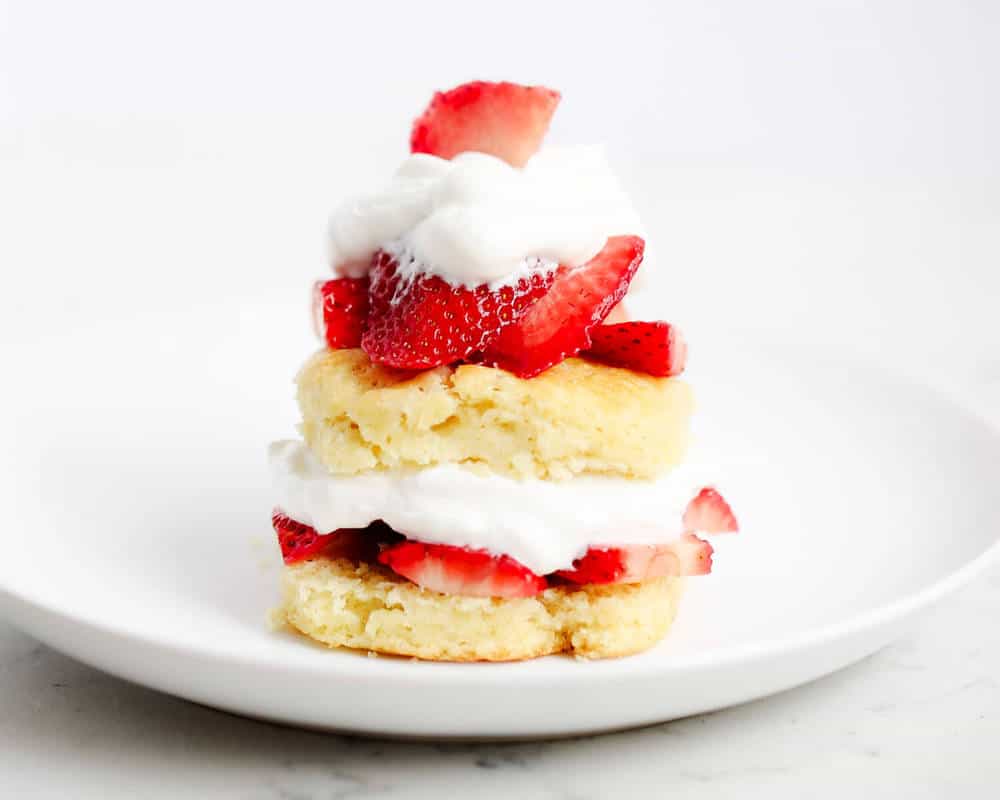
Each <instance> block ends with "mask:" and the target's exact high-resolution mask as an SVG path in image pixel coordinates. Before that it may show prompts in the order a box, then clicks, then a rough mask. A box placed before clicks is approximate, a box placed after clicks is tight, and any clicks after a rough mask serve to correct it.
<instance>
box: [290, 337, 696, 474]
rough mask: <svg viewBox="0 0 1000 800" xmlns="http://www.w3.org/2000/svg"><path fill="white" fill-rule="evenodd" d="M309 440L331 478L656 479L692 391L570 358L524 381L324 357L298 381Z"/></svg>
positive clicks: (333, 353) (674, 450) (493, 372)
mask: <svg viewBox="0 0 1000 800" xmlns="http://www.w3.org/2000/svg"><path fill="white" fill-rule="evenodd" d="M298 402H299V407H300V409H301V411H302V417H303V423H302V433H303V436H304V437H305V440H306V443H307V444H308V445H309V447H310V449H311V450H312V451H313V452H314V453H315V454H316V456H317V457H318V458H319V460H320V461H322V462H323V463H324V464H325V465H326V466H327V468H329V469H330V471H331V472H333V473H336V474H341V475H352V474H356V473H359V472H364V471H367V470H373V469H398V468H401V467H426V466H432V465H435V464H441V463H464V464H480V465H484V466H485V467H486V468H488V469H489V470H491V471H493V472H498V473H502V474H507V475H510V476H513V477H517V478H543V479H551V480H565V479H567V478H570V477H572V476H573V475H577V474H581V473H590V474H608V475H618V476H625V477H629V478H641V479H647V478H654V477H656V476H658V475H660V474H662V473H663V472H665V471H666V470H667V469H669V468H670V467H671V466H674V465H676V464H677V463H679V462H680V461H681V459H682V458H683V456H684V452H685V449H686V445H687V438H688V424H689V419H690V416H691V412H692V399H691V393H690V389H689V388H688V386H687V384H685V383H684V382H683V381H680V380H678V379H676V378H655V377H652V376H650V375H644V374H640V373H636V372H632V371H630V370H626V369H618V368H615V367H609V366H604V365H601V364H596V363H592V362H590V361H586V360H583V359H579V358H570V359H567V360H565V361H563V362H562V363H561V364H557V365H556V366H554V367H552V368H551V369H550V370H548V371H546V372H544V373H542V374H541V375H539V376H537V377H535V378H532V379H530V380H525V379H522V378H518V377H516V376H515V375H512V374H511V373H509V372H505V371H504V370H500V369H493V368H490V367H483V366H477V365H462V366H459V367H438V368H436V369H429V370H425V371H423V372H416V373H414V372H406V371H402V370H396V369H391V368H388V367H383V366H381V365H378V364H373V363H372V362H371V361H369V359H368V357H367V356H366V355H365V353H364V352H363V351H362V350H360V349H353V350H323V351H321V352H319V353H317V354H316V355H315V356H313V357H312V358H311V359H310V360H309V361H308V362H307V363H306V364H305V366H304V367H303V368H302V370H301V371H300V373H299V376H298Z"/></svg>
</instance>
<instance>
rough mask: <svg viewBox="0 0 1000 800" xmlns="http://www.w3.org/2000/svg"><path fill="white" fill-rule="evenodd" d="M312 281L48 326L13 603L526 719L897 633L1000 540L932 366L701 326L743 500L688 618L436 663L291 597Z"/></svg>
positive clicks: (552, 719) (381, 697)
mask: <svg viewBox="0 0 1000 800" xmlns="http://www.w3.org/2000/svg"><path fill="white" fill-rule="evenodd" d="M303 315H304V310H303V309H301V308H293V307H288V306H286V305H280V306H278V305H275V304H274V303H271V304H269V303H267V302H257V303H252V302H240V303H233V305H232V306H231V307H226V308H218V307H216V308H211V309H194V310H189V311H187V312H185V313H183V314H160V315H145V316H143V317H136V318H133V319H121V320H116V321H106V322H103V323H101V324H99V325H94V326H92V327H90V328H84V329H80V330H76V331H75V332H74V334H73V335H72V336H71V337H65V336H64V337H62V338H56V337H53V338H51V339H48V340H44V341H38V342H27V343H22V344H21V352H20V355H19V356H17V357H14V358H13V360H12V361H10V362H9V363H8V364H7V365H6V367H7V370H8V372H7V374H8V375H19V376H22V377H21V380H20V381H19V383H18V391H16V392H11V393H10V394H9V395H8V396H7V398H6V399H5V400H4V403H5V405H6V406H7V407H6V408H4V409H3V424H4V425H5V426H10V427H12V428H13V430H12V431H9V432H8V433H9V434H10V435H9V436H7V437H5V440H6V441H12V442H13V444H12V445H11V446H9V447H8V448H6V449H5V452H4V453H3V455H2V456H0V462H2V464H0V466H2V469H3V470H4V473H5V474H4V475H3V476H2V477H3V485H5V486H7V487H14V491H13V492H12V495H13V496H12V497H11V498H10V499H9V500H8V502H7V506H6V520H5V523H6V524H5V525H4V526H3V527H2V528H0V547H2V552H3V554H4V555H3V558H2V561H0V610H2V612H3V613H4V614H5V615H6V616H8V617H9V618H10V619H11V620H12V621H13V622H15V623H16V624H18V625H20V626H21V627H23V628H24V629H25V630H26V631H29V632H30V633H31V634H33V635H34V636H36V637H38V638H39V639H40V640H42V641H44V642H46V643H47V644H49V645H51V646H53V647H55V648H57V649H59V650H62V651H64V652H66V653H69V654H70V655H73V656H75V657H76V658H79V659H80V660H82V661H85V662H87V663H89V664H92V665H94V666H96V667H99V668H101V669H104V670H107V671H108V672H112V673H114V674H116V675H120V676H122V677H124V678H127V679H130V680H133V681H136V682H139V683H142V684H145V685H147V686H151V687H154V688H157V689H161V690H163V691H166V692H171V693H173V694H176V695H179V696H181V697H185V698H188V699H191V700H194V701H197V702H200V703H205V704H208V705H212V706H216V707H218V708H222V709H226V710H229V711H234V712H237V713H240V714H247V715H251V716H255V717H262V718H266V719H270V720H276V721H279V722H286V723H291V724H294V725H303V726H310V727H317V728H330V729H341V730H351V731H361V732H366V733H379V734H391V735H399V736H422V737H423V736H434V737H437V736H441V737H513V736H518V737H522V736H531V737H535V736H549V735H563V734H575V733H585V732H594V731H601V730H608V729H614V728H622V727H626V726H632V725H641V724H645V723H652V722H656V721H660V720H666V719H670V718H674V717H680V716H684V715H687V714H693V713H696V712H701V711H708V710H711V709H716V708H721V707H723V706H727V705H730V704H733V703H740V702H744V701H747V700H751V699H753V698H757V697H761V696H763V695H767V694H770V693H772V692H776V691H779V690H782V689H787V688H789V687H792V686H795V685H797V684H800V683H803V682H805V681H808V680H811V679H813V678H816V677H818V676H820V675H823V674H826V673H828V672H831V671H833V670H836V669H838V668H840V667H843V666H845V665H847V664H849V663H851V662H853V661H856V660H858V659H859V658H861V657H863V656H865V655H867V654H869V653H871V652H873V651H874V650H876V649H878V648H879V647H882V646H883V645H885V644H886V643H888V642H889V641H890V640H891V639H893V638H894V637H896V636H898V635H900V633H902V632H904V631H905V630H906V629H907V627H908V626H910V625H912V624H913V623H914V622H915V621H916V620H917V618H918V616H919V614H920V613H921V612H923V611H925V610H926V609H927V608H928V607H929V606H930V605H931V604H933V603H934V602H935V601H937V600H939V599H940V598H941V597H943V596H944V595H945V594H947V593H948V592H949V591H951V590H953V589H955V588H956V587H958V586H959V585H961V584H962V583H964V582H966V581H967V580H968V579H969V578H971V577H972V576H973V575H974V574H975V573H977V572H978V571H979V570H981V569H982V568H983V567H984V566H985V565H986V563H987V561H988V560H990V558H991V557H992V556H993V555H995V554H996V551H997V550H998V546H997V534H998V531H1000V507H998V502H997V492H996V484H995V481H996V471H995V468H996V464H997V461H998V458H1000V441H998V438H997V436H996V435H995V434H994V433H993V432H992V431H991V430H990V429H989V428H988V427H987V426H986V425H985V424H984V423H981V422H979V421H978V420H976V419H974V418H972V417H970V416H967V415H965V414H964V413H963V412H961V411H959V410H958V409H957V408H956V407H953V406H951V405H949V404H948V403H947V402H946V401H944V400H943V399H941V398H940V397H938V396H937V395H935V394H934V393H932V392H931V391H929V390H926V389H922V388H919V387H917V386H914V385H910V384H909V383H907V382H905V381H903V380H900V379H897V378H894V377H892V376H890V375H887V374H885V373H882V372H879V371H878V370H875V369H872V368H869V367H866V366H863V365H861V364H858V363H850V362H848V361H843V360H841V359H838V358H837V357H835V356H828V355H823V354H822V353H821V352H819V351H817V349H816V348H815V347H812V346H811V347H809V348H806V347H803V346H801V345H796V344H794V343H787V342H786V343H783V344H772V345H767V346H765V345H763V344H758V345H755V346H753V347H748V346H742V345H737V344H735V343H733V342H729V343H727V342H717V343H715V344H714V345H710V344H709V343H708V342H706V341H704V340H703V339H699V338H697V337H694V336H693V337H692V339H693V342H694V346H693V350H692V355H693V359H694V360H693V365H694V368H693V369H692V370H691V373H690V376H689V377H690V379H691V381H692V382H693V383H694V385H695V387H696V389H697V391H698V394H699V396H700V399H701V402H700V409H699V414H700V416H699V426H698V429H697V431H698V441H697V446H696V451H695V454H696V456H697V457H699V458H702V459H706V460H714V461H717V462H718V463H719V464H720V465H721V466H720V482H721V483H722V485H723V486H724V487H725V488H726V490H727V492H728V494H729V495H730V499H731V500H732V502H733V504H734V506H735V507H736V509H737V511H738V514H739V516H740V519H741V521H742V524H743V531H742V532H741V533H740V534H739V535H738V536H735V537H731V538H727V539H717V540H716V543H717V544H718V548H717V550H718V557H717V559H716V563H717V572H716V573H715V574H713V575H712V576H710V577H707V578H699V579H693V580H691V581H690V582H689V586H690V590H689V593H688V595H687V596H686V597H685V600H684V603H683V606H682V609H681V615H680V618H679V621H678V623H677V624H676V626H675V628H674V630H673V631H672V633H671V634H670V636H669V637H668V639H667V640H666V641H665V642H664V643H663V644H662V645H661V646H659V647H657V648H655V649H654V650H652V651H650V652H648V653H646V654H643V655H640V656H636V657H632V658H626V659H621V660H617V661H607V662H598V663H585V662H578V661H574V660H572V659H568V658H562V657H556V658H547V659H542V660H539V661H534V662H526V663H519V664H508V665H484V664H472V665H452V664H425V663H417V662H411V661H407V660H401V659H391V658H366V657H365V656H363V655H357V654H352V653H348V652H330V651H326V650H323V649H321V648H319V647H315V646H313V645H311V644H309V643H307V642H305V641H303V640H300V639H297V638H294V637H292V636H290V635H287V634H276V633H272V632H271V631H270V630H269V629H268V627H267V625H266V622H265V617H266V614H267V611H268V609H269V608H270V607H271V606H272V605H273V604H274V602H275V600H276V585H277V578H278V571H279V558H278V552H277V548H276V546H275V544H274V543H273V541H272V537H271V534H270V531H269V524H268V514H269V510H270V500H269V493H268V487H267V478H266V473H265V471H264V466H263V451H264V445H265V443H266V442H267V440H268V439H270V438H275V437H279V436H286V435H288V434H289V433H290V431H291V428H292V425H293V423H294V407H293V404H292V402H291V393H292V388H291V384H290V380H289V379H290V376H291V374H292V373H293V372H294V368H295V365H296V364H297V362H299V361H301V360H302V358H303V357H304V355H306V349H305V348H306V347H307V346H308V345H307V343H306V342H307V340H306V337H305V336H304V323H303V325H302V329H298V328H296V329H295V330H294V331H292V332H286V329H288V328H289V326H290V325H291V324H292V323H291V321H293V320H297V319H300V318H302V317H303Z"/></svg>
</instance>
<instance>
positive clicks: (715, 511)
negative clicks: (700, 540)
mask: <svg viewBox="0 0 1000 800" xmlns="http://www.w3.org/2000/svg"><path fill="white" fill-rule="evenodd" d="M684 529H685V530H688V531H697V532H698V533H736V532H737V531H739V529H740V527H739V524H738V523H737V522H736V516H735V515H734V514H733V510H732V509H731V508H730V507H729V503H727V502H726V501H725V500H723V499H722V495H720V494H719V493H718V492H717V491H715V489H713V488H711V487H705V488H704V489H702V490H701V491H700V492H698V494H697V496H696V497H695V498H694V500H692V501H691V502H690V503H688V507H687V509H686V510H685V512H684Z"/></svg>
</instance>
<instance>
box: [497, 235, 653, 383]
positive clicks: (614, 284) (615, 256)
mask: <svg viewBox="0 0 1000 800" xmlns="http://www.w3.org/2000/svg"><path fill="white" fill-rule="evenodd" d="M644 248H645V242H643V240H642V239H641V238H639V237H638V236H614V237H612V238H610V239H608V241H607V244H605V246H604V249H603V250H601V252H600V253H598V254H597V255H596V256H594V257H593V258H592V259H591V260H590V261H588V262H587V263H586V264H583V265H582V266H579V267H576V268H573V269H566V268H560V270H559V271H558V272H557V273H556V276H555V280H554V281H553V282H552V285H551V287H550V288H549V290H548V291H547V292H546V293H545V294H544V295H543V296H542V297H540V298H539V299H537V300H536V301H535V302H534V303H533V304H531V305H530V306H529V307H528V308H527V309H526V310H525V311H524V312H523V313H522V314H521V315H520V317H519V318H518V319H517V320H516V321H515V322H514V323H513V324H510V325H507V326H505V327H504V328H503V329H502V330H501V331H500V332H499V333H498V334H497V335H496V336H494V337H493V338H492V339H491V340H490V341H489V342H488V344H487V347H486V350H485V353H484V358H483V361H484V363H486V364H487V365H489V366H495V367H501V368H502V369H506V370H508V371H509V372H513V373H514V374H515V375H518V376H519V377H522V378H532V377H534V376H535V375H538V374H539V373H541V372H544V371H545V370H547V369H548V368H549V367H551V366H554V365H555V364H558V363H559V362H561V361H563V360H564V359H566V358H568V357H570V356H574V355H576V354H577V353H579V352H580V351H581V350H587V349H588V348H589V347H590V345H591V338H590V334H591V331H593V329H594V328H595V327H597V326H598V325H600V324H601V323H602V322H603V321H604V318H605V317H606V316H607V315H608V314H609V313H610V311H611V309H612V308H614V307H615V306H616V305H617V304H618V302H619V301H620V300H621V299H622V297H623V296H624V295H625V292H626V291H628V286H629V283H630V282H631V280H632V276H634V275H635V271H636V270H637V269H638V268H639V264H641V263H642V254H643V250H644Z"/></svg>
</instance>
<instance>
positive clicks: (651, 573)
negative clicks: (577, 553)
mask: <svg viewBox="0 0 1000 800" xmlns="http://www.w3.org/2000/svg"><path fill="white" fill-rule="evenodd" d="M711 571H712V545H710V544H709V543H708V542H706V541H703V540H702V539H699V538H698V537H697V536H695V535H694V534H693V533H685V534H682V535H681V536H680V537H679V538H678V539H676V540H675V541H673V542H670V543H669V544H662V545H629V546H628V547H609V548H591V549H590V550H588V551H587V552H586V553H585V554H584V555H583V557H582V558H578V559H577V560H576V561H574V562H573V569H570V570H561V571H559V572H557V573H556V574H557V575H559V576H560V577H561V578H565V579H566V580H568V581H572V582H573V583H578V584H586V583H639V582H640V581H648V580H651V579H653V578H661V577H663V576H667V575H669V576H681V575H707V574H708V573H709V572H711Z"/></svg>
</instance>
